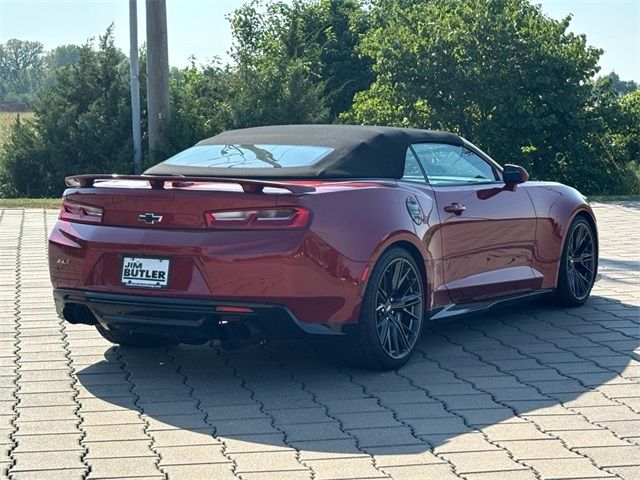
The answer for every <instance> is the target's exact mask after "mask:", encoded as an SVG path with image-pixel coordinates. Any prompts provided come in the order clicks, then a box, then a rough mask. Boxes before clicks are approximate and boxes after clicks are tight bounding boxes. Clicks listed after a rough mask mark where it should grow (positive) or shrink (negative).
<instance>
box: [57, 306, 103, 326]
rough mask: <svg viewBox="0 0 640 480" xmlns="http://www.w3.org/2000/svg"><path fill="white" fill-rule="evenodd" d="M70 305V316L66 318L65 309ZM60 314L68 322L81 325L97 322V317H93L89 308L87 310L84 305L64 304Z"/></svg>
mask: <svg viewBox="0 0 640 480" xmlns="http://www.w3.org/2000/svg"><path fill="white" fill-rule="evenodd" d="M69 307H71V314H70V318H67V315H66V314H65V311H66V310H67V309H68V308H69ZM62 314H63V316H64V318H65V320H67V321H68V322H69V323H74V324H78V323H80V324H82V325H96V324H97V323H98V319H97V318H96V317H95V315H94V314H93V313H91V310H89V309H88V308H87V307H86V306H85V305H73V306H71V305H70V306H65V307H64V310H63V311H62Z"/></svg>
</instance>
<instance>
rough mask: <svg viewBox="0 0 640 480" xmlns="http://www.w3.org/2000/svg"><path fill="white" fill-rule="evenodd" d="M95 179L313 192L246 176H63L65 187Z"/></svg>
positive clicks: (305, 187) (160, 185) (158, 187)
mask: <svg viewBox="0 0 640 480" xmlns="http://www.w3.org/2000/svg"><path fill="white" fill-rule="evenodd" d="M96 180H138V181H140V180H144V181H146V182H148V183H149V185H150V186H151V188H152V189H154V190H164V188H165V184H166V183H167V182H171V185H172V186H173V187H188V186H189V185H192V184H194V183H235V184H238V185H240V186H241V187H242V190H243V191H244V192H245V193H262V191H263V189H264V188H265V187H271V188H281V189H284V190H288V191H290V192H291V193H293V194H301V193H309V192H315V190H316V189H315V188H314V187H311V186H309V185H298V184H292V183H286V182H279V181H269V180H264V181H263V180H253V179H246V178H227V177H192V176H179V175H107V174H90V175H73V176H71V177H67V178H65V184H66V185H67V187H75V188H90V187H93V186H99V185H95V183H96Z"/></svg>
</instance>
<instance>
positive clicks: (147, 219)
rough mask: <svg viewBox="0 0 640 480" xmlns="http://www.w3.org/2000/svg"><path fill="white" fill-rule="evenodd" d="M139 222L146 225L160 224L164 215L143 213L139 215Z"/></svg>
mask: <svg viewBox="0 0 640 480" xmlns="http://www.w3.org/2000/svg"><path fill="white" fill-rule="evenodd" d="M138 221H139V222H144V223H150V224H151V225H153V224H154V223H160V222H161V221H162V215H156V214H155V213H141V214H140V215H138Z"/></svg>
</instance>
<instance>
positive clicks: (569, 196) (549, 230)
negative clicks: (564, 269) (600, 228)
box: [524, 182, 598, 288]
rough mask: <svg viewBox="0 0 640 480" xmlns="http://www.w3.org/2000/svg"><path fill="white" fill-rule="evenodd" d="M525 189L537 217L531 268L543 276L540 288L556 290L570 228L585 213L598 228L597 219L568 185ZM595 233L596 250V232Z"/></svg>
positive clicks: (531, 184)
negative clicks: (578, 216) (576, 218)
mask: <svg viewBox="0 0 640 480" xmlns="http://www.w3.org/2000/svg"><path fill="white" fill-rule="evenodd" d="M524 188H526V190H527V192H528V193H529V195H530V197H531V200H532V202H533V206H534V208H535V210H536V216H537V222H536V224H537V225H536V239H535V245H534V252H533V263H532V268H534V269H535V270H537V271H538V272H540V273H541V274H542V275H543V282H542V286H541V288H555V287H556V285H557V282H558V273H559V263H560V258H561V256H562V248H563V245H564V241H565V239H566V237H567V233H568V230H569V225H571V222H572V221H573V219H574V218H575V217H576V216H577V215H579V214H580V213H583V212H584V213H585V214H586V215H588V216H589V218H590V219H591V220H592V221H593V225H594V226H595V225H596V223H595V215H594V214H593V210H592V209H591V206H590V205H589V203H588V202H587V201H586V199H585V197H584V196H583V195H582V194H580V192H578V191H577V190H576V189H574V188H572V187H569V186H567V185H563V184H560V183H555V182H527V183H526V184H525V185H524ZM594 230H595V231H594V233H595V235H596V248H597V245H598V238H597V229H594Z"/></svg>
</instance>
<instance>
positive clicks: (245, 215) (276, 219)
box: [204, 207, 311, 230]
mask: <svg viewBox="0 0 640 480" xmlns="http://www.w3.org/2000/svg"><path fill="white" fill-rule="evenodd" d="M204 219H205V221H206V222H207V227H208V228H214V229H227V230H252V229H254V230H258V229H277V228H306V227H307V226H308V225H309V221H310V220H311V212H310V211H309V210H307V209H306V208H300V207H286V208H265V209H252V210H233V211H223V212H205V214H204Z"/></svg>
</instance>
